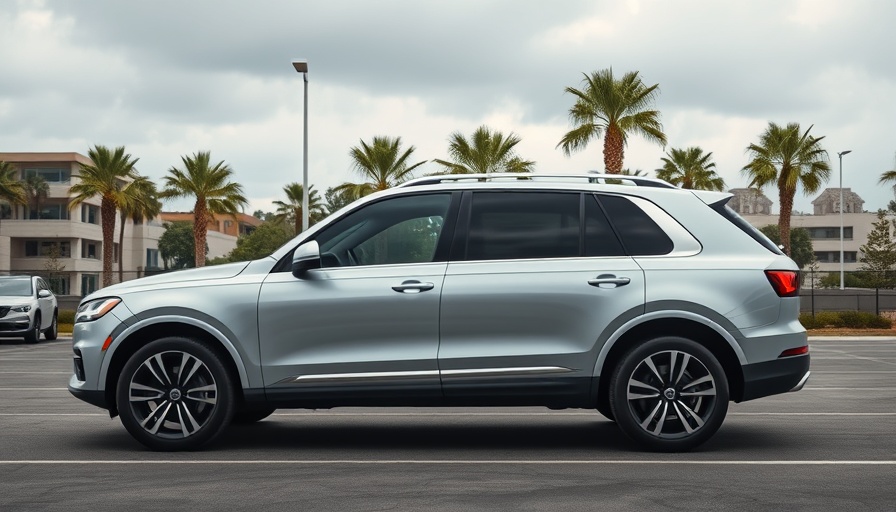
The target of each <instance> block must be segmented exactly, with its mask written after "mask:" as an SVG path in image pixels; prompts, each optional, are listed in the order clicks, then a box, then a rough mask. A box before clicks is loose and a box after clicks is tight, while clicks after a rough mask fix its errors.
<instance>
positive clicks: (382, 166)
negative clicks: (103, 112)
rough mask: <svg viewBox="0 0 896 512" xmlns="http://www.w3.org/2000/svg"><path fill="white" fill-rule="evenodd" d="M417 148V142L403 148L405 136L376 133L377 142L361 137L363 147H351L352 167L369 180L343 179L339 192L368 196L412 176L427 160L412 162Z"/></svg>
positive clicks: (357, 196)
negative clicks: (369, 141)
mask: <svg viewBox="0 0 896 512" xmlns="http://www.w3.org/2000/svg"><path fill="white" fill-rule="evenodd" d="M414 150H416V148H415V147H414V146H411V147H409V148H408V149H406V150H405V151H404V152H402V151H401V137H395V138H392V137H384V136H376V137H374V138H373V144H369V145H368V144H367V143H366V142H364V141H363V140H362V141H361V147H353V148H351V150H349V156H351V158H352V167H353V168H354V169H355V170H356V171H358V173H359V174H361V177H362V178H363V179H365V180H367V181H364V182H361V183H343V184H342V185H339V186H337V187H335V188H334V189H333V190H334V192H335V193H337V194H341V193H345V194H346V195H348V197H350V198H351V199H352V200H355V199H358V198H360V197H364V196H366V195H368V194H372V193H374V192H377V191H380V190H386V189H388V188H392V187H394V186H395V185H398V184H400V183H402V182H404V181H407V180H409V179H411V177H412V172H413V170H414V169H416V168H417V167H419V166H421V165H423V164H424V163H426V160H423V161H422V162H417V163H416V164H414V165H411V166H408V159H409V158H410V157H411V154H412V153H413V152H414Z"/></svg>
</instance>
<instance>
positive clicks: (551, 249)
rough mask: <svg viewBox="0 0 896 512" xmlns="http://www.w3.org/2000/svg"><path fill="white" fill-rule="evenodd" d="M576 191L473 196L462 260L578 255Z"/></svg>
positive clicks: (475, 194)
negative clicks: (464, 255)
mask: <svg viewBox="0 0 896 512" xmlns="http://www.w3.org/2000/svg"><path fill="white" fill-rule="evenodd" d="M579 201H580V194H578V193H562V192H476V193H474V194H473V201H472V205H471V210H470V228H469V235H468V240H467V250H466V259H467V260H506V259H529V258H570V257H577V256H579V255H580V249H579V239H580V236H579Z"/></svg>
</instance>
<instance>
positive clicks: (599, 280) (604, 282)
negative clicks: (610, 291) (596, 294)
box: [588, 274, 632, 288]
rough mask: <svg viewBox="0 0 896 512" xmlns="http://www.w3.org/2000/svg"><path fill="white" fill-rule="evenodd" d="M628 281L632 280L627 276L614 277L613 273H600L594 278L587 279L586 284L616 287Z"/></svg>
mask: <svg viewBox="0 0 896 512" xmlns="http://www.w3.org/2000/svg"><path fill="white" fill-rule="evenodd" d="M630 282H632V280H631V279H629V278H627V277H616V276H614V275H613V274H601V275H599V276H597V277H596V278H594V279H589V280H588V284H590V285H591V286H597V287H598V288H616V287H619V286H625V285H627V284H628V283H630Z"/></svg>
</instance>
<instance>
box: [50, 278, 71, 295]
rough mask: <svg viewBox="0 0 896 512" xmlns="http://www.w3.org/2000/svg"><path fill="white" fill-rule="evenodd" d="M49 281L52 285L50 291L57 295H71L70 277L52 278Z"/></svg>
mask: <svg viewBox="0 0 896 512" xmlns="http://www.w3.org/2000/svg"><path fill="white" fill-rule="evenodd" d="M47 281H48V282H49V283H50V290H53V293H55V294H56V295H69V293H70V292H69V278H68V276H50V277H49V278H48V279H47Z"/></svg>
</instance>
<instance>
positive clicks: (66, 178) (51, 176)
mask: <svg viewBox="0 0 896 512" xmlns="http://www.w3.org/2000/svg"><path fill="white" fill-rule="evenodd" d="M24 175H25V178H28V177H29V176H40V177H41V178H43V179H44V180H45V181H46V182H48V183H69V182H70V181H71V177H72V172H71V170H69V169H25V172H24Z"/></svg>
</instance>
